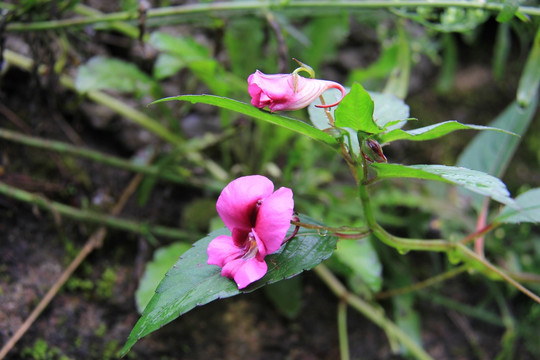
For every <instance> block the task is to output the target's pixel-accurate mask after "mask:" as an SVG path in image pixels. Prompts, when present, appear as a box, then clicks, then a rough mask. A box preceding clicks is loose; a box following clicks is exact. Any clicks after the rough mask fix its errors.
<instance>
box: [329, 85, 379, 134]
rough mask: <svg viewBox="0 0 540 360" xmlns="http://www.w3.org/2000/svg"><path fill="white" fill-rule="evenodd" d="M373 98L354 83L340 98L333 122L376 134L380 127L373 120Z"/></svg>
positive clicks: (343, 126) (338, 125) (342, 126)
mask: <svg viewBox="0 0 540 360" xmlns="http://www.w3.org/2000/svg"><path fill="white" fill-rule="evenodd" d="M373 109H374V104H373V100H371V97H370V96H369V93H368V92H367V91H366V90H364V88H363V87H362V85H360V84H358V83H354V84H353V86H352V87H351V91H350V92H349V93H348V94H347V95H346V96H345V97H344V98H343V100H341V102H340V103H339V106H338V107H337V109H336V111H335V112H334V113H335V124H336V126H337V127H341V128H347V127H348V128H351V129H353V130H356V131H358V130H360V131H363V132H365V133H370V134H377V133H379V132H381V129H380V128H379V127H378V126H377V124H376V123H375V122H374V121H373Z"/></svg>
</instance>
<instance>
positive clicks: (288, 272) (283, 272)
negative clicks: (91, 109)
mask: <svg viewBox="0 0 540 360" xmlns="http://www.w3.org/2000/svg"><path fill="white" fill-rule="evenodd" d="M300 219H301V221H302V222H305V223H312V224H316V222H315V221H314V220H311V219H309V218H307V217H305V216H301V217H300ZM292 230H293V227H291V229H290V230H289V232H291V231H292ZM219 235H230V231H229V230H227V229H221V230H217V231H214V232H212V233H211V234H209V235H208V236H207V237H205V238H203V239H201V240H199V241H197V242H196V243H195V244H194V245H193V248H191V249H190V250H188V251H187V252H185V253H184V255H182V257H181V258H180V260H178V261H177V262H176V264H174V265H173V267H172V268H171V269H170V270H169V271H168V272H167V274H166V276H165V278H164V279H163V280H162V281H161V283H160V284H159V286H158V288H157V290H156V294H155V295H154V296H153V297H152V299H151V300H150V302H149V303H148V305H147V306H146V308H145V309H144V313H143V315H142V316H141V318H140V319H139V321H138V322H137V324H135V327H134V328H133V330H132V331H131V334H130V335H129V338H128V340H127V342H126V344H125V345H124V348H123V349H122V354H123V355H124V354H126V353H127V352H128V351H129V349H130V348H131V347H132V346H133V345H134V344H135V343H136V342H137V340H139V339H140V338H142V337H143V336H146V335H148V334H150V333H151V332H153V331H155V330H157V329H159V328H161V327H162V326H164V325H165V324H168V323H169V322H171V321H173V320H174V319H176V318H178V317H179V316H180V315H182V314H184V313H186V312H188V311H190V310H191V309H193V308H194V307H196V306H200V305H204V304H207V303H209V302H211V301H214V300H216V299H221V298H226V297H230V296H234V295H238V294H241V293H246V292H251V291H253V290H256V289H258V288H260V287H263V286H265V285H268V284H272V283H275V282H278V281H280V280H283V279H288V278H291V277H293V276H295V275H298V274H300V273H301V272H303V271H304V270H309V269H311V268H313V267H314V266H316V265H318V264H319V263H321V262H322V261H323V260H325V259H327V258H328V257H329V256H330V255H332V253H333V252H334V249H335V247H336V241H337V238H336V237H332V236H323V235H320V234H318V233H317V231H314V230H308V229H300V231H299V232H298V234H297V235H296V236H295V237H294V238H293V239H291V240H290V241H288V242H287V243H286V244H285V245H283V246H282V247H281V248H280V249H279V250H278V251H277V252H276V253H274V254H272V255H269V256H267V257H266V262H267V264H268V272H267V273H266V275H265V276H264V277H263V278H262V279H260V280H259V281H256V282H255V283H253V284H251V285H249V286H248V287H247V288H246V289H244V290H238V287H237V286H236V283H235V282H234V281H233V280H231V279H228V278H224V277H222V276H221V268H219V267H218V266H215V265H208V264H207V260H208V255H207V253H206V249H207V247H208V244H209V243H210V241H212V240H213V239H214V238H216V237H217V236H219Z"/></svg>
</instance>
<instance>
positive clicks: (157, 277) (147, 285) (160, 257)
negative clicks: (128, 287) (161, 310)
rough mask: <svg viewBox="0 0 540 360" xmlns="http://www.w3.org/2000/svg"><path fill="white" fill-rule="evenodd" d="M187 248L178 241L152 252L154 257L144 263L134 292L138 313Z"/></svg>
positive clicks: (187, 245)
mask: <svg viewBox="0 0 540 360" xmlns="http://www.w3.org/2000/svg"><path fill="white" fill-rule="evenodd" d="M189 248H191V245H189V244H186V243H180V242H178V243H173V244H171V245H169V246H164V247H161V248H159V249H157V250H156V251H155V252H154V258H153V259H152V261H150V262H148V263H147V264H146V269H145V270H144V274H143V276H142V277H141V280H140V282H139V286H138V287H137V291H136V292H135V303H136V305H137V310H138V311H139V313H142V312H143V310H144V308H145V307H146V305H147V304H148V302H149V301H150V299H151V298H152V296H154V294H155V290H156V287H157V286H158V285H159V282H160V281H161V279H163V276H165V273H166V272H167V270H169V268H170V267H171V266H173V265H174V263H175V262H176V261H177V260H178V258H179V257H180V255H182V254H183V253H184V252H186V251H187V250H188V249H189Z"/></svg>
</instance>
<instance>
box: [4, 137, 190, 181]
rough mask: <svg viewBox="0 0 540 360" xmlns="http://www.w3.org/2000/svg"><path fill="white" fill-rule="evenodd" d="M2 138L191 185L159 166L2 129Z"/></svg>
mask: <svg viewBox="0 0 540 360" xmlns="http://www.w3.org/2000/svg"><path fill="white" fill-rule="evenodd" d="M0 138H2V139H5V140H9V141H14V142H17V143H20V144H23V145H27V146H32V147H35V148H38V149H46V150H51V151H56V152H59V153H61V154H67V155H73V156H79V157H82V158H85V159H89V160H92V161H95V162H99V163H101V164H105V165H109V166H114V167H116V168H119V169H123V170H130V171H135V172H139V173H142V174H145V175H152V176H157V177H160V178H162V179H165V180H168V181H171V182H174V183H178V184H186V183H189V181H188V180H187V179H185V178H183V177H181V176H179V175H177V174H173V173H168V172H164V171H163V169H161V168H160V167H159V166H154V165H144V164H137V163H135V162H132V161H127V160H124V159H122V158H119V157H116V156H112V155H107V154H104V153H101V152H99V151H94V150H89V149H85V148H81V147H79V146H73V145H70V144H66V143H64V142H60V141H54V140H43V139H41V138H38V137H34V136H28V135H23V134H20V133H17V132H14V131H10V130H6V129H2V128H0Z"/></svg>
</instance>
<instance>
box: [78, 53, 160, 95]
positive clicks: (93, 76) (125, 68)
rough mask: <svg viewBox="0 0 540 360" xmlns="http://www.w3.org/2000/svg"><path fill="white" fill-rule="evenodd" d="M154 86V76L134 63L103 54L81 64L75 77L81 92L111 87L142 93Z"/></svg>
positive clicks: (122, 90)
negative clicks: (144, 71) (150, 75)
mask: <svg viewBox="0 0 540 360" xmlns="http://www.w3.org/2000/svg"><path fill="white" fill-rule="evenodd" d="M154 86H155V83H154V81H153V80H152V78H151V77H149V76H148V75H146V74H145V73H143V72H142V71H141V70H140V69H139V68H137V67H136V66H135V65H133V64H132V63H128V62H125V61H122V60H118V59H112V58H105V57H102V56H95V57H93V58H91V59H90V60H89V61H88V62H87V63H86V64H84V65H82V66H80V67H79V71H78V72H77V76H76V78H75V88H76V89H77V91H78V92H80V93H85V92H88V91H91V90H104V89H110V90H117V91H121V92H134V93H136V94H137V95H142V94H144V93H147V92H149V91H150V90H151V89H152V88H153V87H154Z"/></svg>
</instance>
